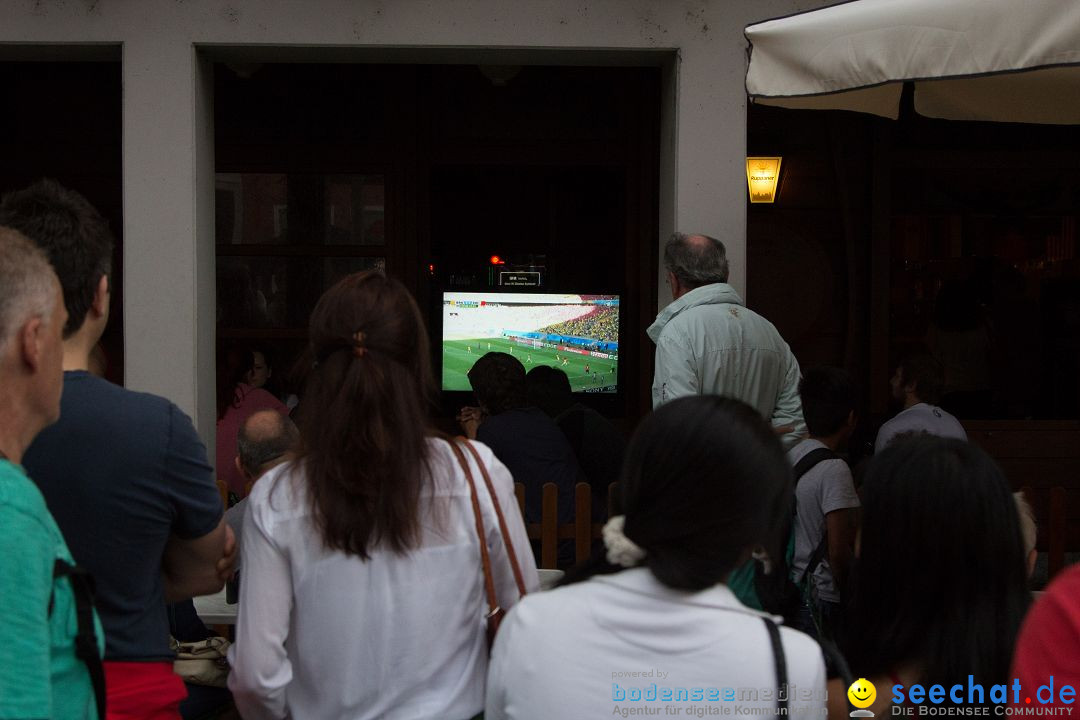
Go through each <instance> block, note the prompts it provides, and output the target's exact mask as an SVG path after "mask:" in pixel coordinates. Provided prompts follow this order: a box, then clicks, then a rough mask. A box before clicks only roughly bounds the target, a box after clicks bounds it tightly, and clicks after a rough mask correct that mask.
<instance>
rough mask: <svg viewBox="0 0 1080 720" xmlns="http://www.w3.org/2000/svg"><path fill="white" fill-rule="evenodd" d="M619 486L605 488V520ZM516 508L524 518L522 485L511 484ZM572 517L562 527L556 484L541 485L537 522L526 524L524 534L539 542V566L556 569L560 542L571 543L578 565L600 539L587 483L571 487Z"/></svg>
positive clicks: (598, 525)
mask: <svg viewBox="0 0 1080 720" xmlns="http://www.w3.org/2000/svg"><path fill="white" fill-rule="evenodd" d="M617 486H618V483H611V484H610V485H609V486H608V517H610V516H611V514H612V511H613V508H614V505H615V502H614V501H615V494H616V492H617ZM514 492H515V494H516V495H517V501H518V508H519V509H520V510H521V516H522V517H525V486H524V485H523V484H522V483H514ZM574 518H575V520H574V521H573V522H570V523H565V524H563V525H560V524H559V488H558V486H557V485H555V483H544V486H543V488H541V502H540V522H538V523H529V522H526V523H525V531H526V532H527V533H528V535H529V539H530V540H537V541H539V542H540V562H539V564H538V567H540V568H544V569H556V568H557V558H558V547H559V541H560V540H573V541H574V562H575V563H577V564H581V563H583V562H585V561H586V560H588V559H589V556H590V555H591V554H592V544H593V541H594V540H596V539H597V538H599V537H600V534H601V531H602V530H603V527H604V526H603V524H602V523H594V522H592V487H591V486H590V485H589V484H588V483H578V484H577V485H576V486H574ZM579 519H580V521H579Z"/></svg>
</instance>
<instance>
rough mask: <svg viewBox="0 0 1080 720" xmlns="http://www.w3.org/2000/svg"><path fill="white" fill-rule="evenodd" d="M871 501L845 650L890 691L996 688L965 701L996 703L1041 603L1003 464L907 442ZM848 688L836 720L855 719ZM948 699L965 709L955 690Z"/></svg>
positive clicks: (881, 699) (870, 493) (894, 448)
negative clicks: (1024, 624) (1028, 620)
mask: <svg viewBox="0 0 1080 720" xmlns="http://www.w3.org/2000/svg"><path fill="white" fill-rule="evenodd" d="M862 502H863V510H862V513H863V522H862V530H861V534H860V541H859V550H858V555H857V559H856V561H855V564H854V566H853V567H852V572H851V581H850V583H849V584H850V590H851V603H850V607H849V609H848V614H847V621H846V625H847V628H846V632H845V637H846V642H843V643H841V646H842V649H843V650H844V654H845V656H846V658H847V660H848V663H849V664H850V666H851V668H852V669H854V670H855V672H857V673H858V674H859V675H861V676H863V677H865V678H867V679H868V680H870V681H871V682H872V683H874V684H875V685H877V687H878V688H881V687H883V686H894V685H899V686H903V688H910V687H911V686H912V685H913V684H921V685H923V686H924V688H929V687H930V686H931V685H941V686H944V687H945V688H949V687H951V686H953V685H956V684H959V685H961V686H962V687H964V688H965V689H966V688H968V687H970V686H972V685H982V686H983V688H985V693H980V694H979V695H978V696H977V697H976V699H975V700H968V698H967V697H964V700H963V703H962V704H965V705H967V704H969V703H970V704H971V705H988V704H992V701H991V698H990V696H989V692H990V688H991V686H993V685H995V684H1007V683H1010V682H1011V680H1010V679H1009V678H1010V675H1009V661H1010V659H1011V658H1012V654H1013V647H1014V645H1015V642H1016V636H1017V632H1018V631H1019V629H1020V623H1021V620H1023V617H1024V614H1025V612H1026V611H1027V608H1028V605H1029V603H1030V602H1031V595H1030V593H1029V592H1028V590H1027V573H1026V570H1025V566H1024V546H1023V538H1022V533H1021V529H1020V519H1019V515H1018V513H1017V512H1016V503H1015V501H1014V500H1013V496H1012V490H1011V488H1010V487H1009V483H1008V481H1007V480H1006V479H1005V476H1004V474H1003V473H1002V472H1001V469H1000V468H999V467H998V466H997V464H995V463H994V461H993V459H991V458H990V456H989V455H987V454H986V452H985V451H983V450H982V449H981V448H979V447H978V446H976V445H975V444H973V443H967V442H964V441H962V440H957V439H955V438H941V437H935V436H931V435H925V434H923V435H914V436H911V437H907V438H901V439H897V440H896V442H894V443H892V444H891V445H889V446H888V447H887V448H885V449H884V450H883V451H882V452H881V453H880V454H878V455H875V456H874V458H873V460H872V461H871V462H870V464H869V466H868V468H867V471H866V477H865V480H864V482H863V486H862ZM841 685H842V683H840V682H836V683H834V684H833V685H831V686H830V688H829V700H830V717H833V718H841V717H843V718H846V717H847V706H846V701H845V699H844V693H845V691H846V689H847V688H844V687H841ZM965 696H966V691H965ZM892 697H893V694H892V693H883V692H881V691H880V690H879V692H878V695H877V702H876V704H875V705H873V706H871V707H870V708H867V709H868V710H870V711H872V712H874V713H875V714H876V715H877V717H882V713H885V712H887V710H888V705H889V703H890V702H891V701H892ZM834 700H835V701H836V704H835V705H832V703H833V701H834ZM911 701H912V702H913V703H918V702H920V701H919V700H916V699H914V698H912V699H911ZM944 704H945V705H956V704H960V703H958V702H957V701H956V699H955V698H950V697H949V696H948V695H946V697H945V698H944Z"/></svg>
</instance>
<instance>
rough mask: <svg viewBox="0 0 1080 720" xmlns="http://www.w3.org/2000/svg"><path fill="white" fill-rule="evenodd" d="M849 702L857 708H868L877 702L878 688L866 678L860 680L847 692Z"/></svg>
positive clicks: (852, 684)
mask: <svg viewBox="0 0 1080 720" xmlns="http://www.w3.org/2000/svg"><path fill="white" fill-rule="evenodd" d="M847 696H848V700H850V701H851V704H852V705H854V706H855V707H857V708H868V707H870V706H871V705H873V704H874V701H875V700H877V688H875V687H874V683H872V682H870V681H869V680H867V679H866V678H859V679H858V680H856V681H855V682H853V683H851V687H849V688H848V690H847Z"/></svg>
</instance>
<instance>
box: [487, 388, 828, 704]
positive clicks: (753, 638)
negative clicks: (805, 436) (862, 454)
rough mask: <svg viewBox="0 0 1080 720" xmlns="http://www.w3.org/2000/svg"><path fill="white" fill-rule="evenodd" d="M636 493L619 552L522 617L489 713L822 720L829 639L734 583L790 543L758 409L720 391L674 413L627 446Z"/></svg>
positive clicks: (509, 621)
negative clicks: (752, 563) (786, 622)
mask: <svg viewBox="0 0 1080 720" xmlns="http://www.w3.org/2000/svg"><path fill="white" fill-rule="evenodd" d="M621 500H622V511H623V514H622V515H617V516H615V517H613V518H611V519H610V520H609V521H608V523H607V525H606V526H605V527H604V532H603V540H604V546H605V551H606V552H605V556H604V557H602V558H597V559H596V560H594V563H593V564H592V565H591V566H589V567H587V568H585V569H584V570H583V571H581V572H580V573H579V574H577V575H576V576H573V575H572V576H568V578H567V582H566V583H565V584H564V585H563V587H561V588H559V589H556V590H553V591H551V592H546V593H540V594H539V595H533V596H530V597H527V598H525V600H524V601H523V602H521V603H520V604H519V605H517V606H515V608H514V610H513V611H512V612H511V613H510V614H509V615H508V616H507V618H506V621H505V622H504V623H503V627H502V630H500V632H499V637H498V640H497V642H496V643H495V648H494V650H493V652H492V659H491V668H490V670H489V673H488V696H487V697H488V700H487V708H486V710H485V717H486V718H487V719H488V720H492V719H493V718H494V719H501V718H514V719H522V718H537V719H540V718H585V717H590V718H591V717H603V716H611V715H620V716H623V717H625V716H628V715H629V714H631V713H632V711H635V710H636V712H633V714H644V712H645V711H646V708H648V709H652V710H656V712H651V713H650V714H653V715H661V716H662V715H664V714H665V713H666V710H665V709H662V708H664V707H665V706H671V707H672V708H674V707H678V708H679V710H678V714H683V715H694V716H698V717H701V716H703V715H713V714H721V713H724V712H725V711H724V708H725V706H726V707H727V712H726V713H725V714H734V713H735V712H736V711H735V709H734V708H736V707H740V708H743V709H746V710H750V711H751V713H752V714H770V715H772V714H774V713H775V714H779V715H786V716H788V717H798V718H807V719H809V718H814V719H816V720H820V718H821V717H822V714H823V712H824V710H825V667H824V663H823V661H822V656H821V651H820V649H819V648H818V646H817V643H815V642H814V641H813V640H811V639H810V638H809V637H807V636H806V635H803V634H802V633H800V632H797V631H795V630H791V629H788V628H778V627H777V625H776V619H775V618H771V617H770V616H767V615H765V614H763V613H759V612H757V611H755V610H751V609H749V608H747V607H745V606H743V605H742V604H741V603H740V602H739V601H738V600H737V599H736V597H735V595H734V594H733V593H732V592H731V590H729V589H728V587H727V586H726V585H725V584H724V581H725V579H726V578H727V576H728V575H729V574H730V573H731V571H732V569H734V568H735V567H737V566H738V565H739V564H740V563H742V562H744V561H745V560H746V559H747V558H748V557H749V556H750V554H751V552H752V550H753V549H754V548H757V547H759V546H763V547H764V548H766V549H768V548H771V547H773V546H774V545H775V544H776V543H777V542H778V539H777V538H776V536H775V535H776V528H779V527H780V526H781V522H780V520H781V519H782V518H783V517H784V514H785V513H789V512H790V507H791V506H790V501H791V471H790V469H789V468H788V464H787V462H786V460H785V458H784V452H783V450H782V448H781V446H780V441H779V440H778V439H777V437H776V435H775V433H774V432H773V431H772V429H771V428H770V427H769V426H768V425H767V424H766V423H765V421H764V420H762V418H761V417H760V416H759V415H758V414H757V412H755V411H754V410H753V409H752V408H751V407H750V406H748V405H746V404H744V403H742V402H739V401H738V400H733V399H728V398H721V397H716V396H695V397H688V398H682V399H679V400H675V401H673V402H671V403H668V404H666V405H663V406H661V407H660V408H659V409H658V410H657V411H656V412H654V413H653V414H652V415H651V416H649V417H648V418H646V419H645V420H644V421H643V422H642V424H641V426H640V427H639V429H638V431H637V433H636V434H635V435H634V438H633V440H632V441H631V443H630V446H629V448H628V450H627V456H626V463H625V465H624V466H623V473H622V498H621ZM688 703H689V705H688ZM691 705H692V706H693V707H694V710H693V711H692V712H691V711H690V710H689V709H688V708H689V706H691ZM782 707H786V710H783V712H780V709H781V708H782ZM613 708H614V709H613ZM684 709H685V710H686V712H685V713H684V712H683V710H684ZM622 710H626V711H627V712H626V713H625V714H624V713H622V712H621V711H622ZM668 714H676V713H675V712H672V713H668Z"/></svg>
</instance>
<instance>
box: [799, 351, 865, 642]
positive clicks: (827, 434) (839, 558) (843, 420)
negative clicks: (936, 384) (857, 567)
mask: <svg viewBox="0 0 1080 720" xmlns="http://www.w3.org/2000/svg"><path fill="white" fill-rule="evenodd" d="M799 397H800V398H801V399H802V408H803V417H804V418H805V419H806V427H807V429H808V430H809V432H810V437H808V438H807V439H806V440H803V441H802V442H800V443H799V444H798V445H796V446H795V447H793V448H792V449H791V450H790V451H788V461H789V462H790V463H791V465H792V467H793V468H795V473H796V476H797V477H796V478H795V507H796V512H795V524H794V528H793V532H794V533H795V553H794V555H793V557H792V561H791V572H792V579H793V580H794V581H796V582H797V583H799V584H803V583H805V584H806V585H808V586H809V591H810V593H811V596H810V598H809V602H806V603H804V604H803V606H802V608H801V612H800V621H799V623H798V625H797V626H798V627H799V629H801V630H804V631H805V632H808V633H810V634H811V635H814V636H815V637H822V636H824V637H828V638H833V637H835V636H836V633H837V631H838V629H839V625H840V624H841V622H842V618H841V590H842V589H843V585H844V580H845V579H846V575H847V569H848V566H849V565H850V564H851V558H852V553H853V549H854V546H855V513H856V509H857V508H858V507H859V496H858V495H857V494H856V492H855V483H854V480H853V478H852V476H851V469H850V468H849V467H848V464H847V463H846V462H844V460H843V459H842V458H841V457H840V456H839V455H838V454H837V453H839V452H841V451H843V450H844V448H845V447H846V446H847V442H848V440H850V438H851V433H852V432H854V430H855V423H856V408H855V403H856V400H855V385H854V383H853V382H852V381H851V378H850V377H849V376H848V374H847V373H846V372H844V371H843V370H841V369H840V368H831V367H820V368H811V369H810V370H808V371H807V372H806V374H805V375H804V376H803V379H802V382H801V383H799Z"/></svg>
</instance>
